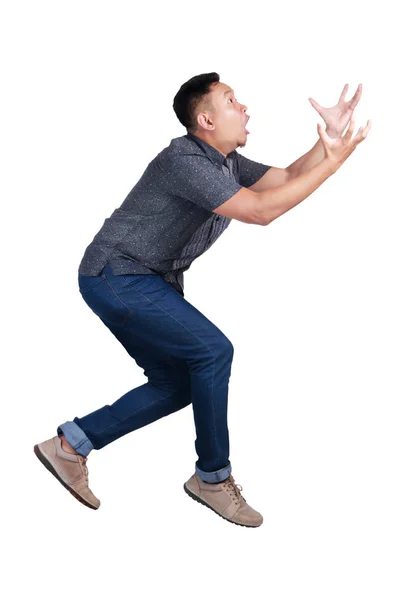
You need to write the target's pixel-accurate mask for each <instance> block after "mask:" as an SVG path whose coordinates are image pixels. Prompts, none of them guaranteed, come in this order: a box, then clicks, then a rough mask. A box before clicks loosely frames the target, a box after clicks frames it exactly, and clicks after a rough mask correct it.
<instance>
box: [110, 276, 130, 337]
mask: <svg viewBox="0 0 400 600" xmlns="http://www.w3.org/2000/svg"><path fill="white" fill-rule="evenodd" d="M105 280H106V281H107V283H108V285H109V287H110V289H111V291H112V293H113V294H114V296H115V297H116V298H117V300H119V302H121V304H123V305H124V306H125V308H126V309H128V310H129V315H128V316H127V318H126V319H125V320H124V321H123V322H122V323H120V324H119V326H122V325H125V324H126V323H127V322H128V321H129V319H130V318H131V316H132V315H133V310H132V309H131V308H130V307H129V306H127V305H126V304H125V302H123V300H121V298H120V297H119V296H118V294H117V293H116V291H115V290H114V288H113V287H112V285H111V283H110V282H109V281H108V278H107V277H105Z"/></svg>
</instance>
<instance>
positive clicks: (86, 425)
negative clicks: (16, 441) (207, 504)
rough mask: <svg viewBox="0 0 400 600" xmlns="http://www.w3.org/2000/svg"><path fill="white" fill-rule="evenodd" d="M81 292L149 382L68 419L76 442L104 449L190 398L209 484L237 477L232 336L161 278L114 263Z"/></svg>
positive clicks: (82, 448) (201, 468) (80, 447)
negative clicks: (231, 421)
mask: <svg viewBox="0 0 400 600" xmlns="http://www.w3.org/2000/svg"><path fill="white" fill-rule="evenodd" d="M82 295H83V297H84V299H85V301H86V303H87V304H88V306H89V307H90V308H91V309H92V310H93V312H95V314H97V316H99V318H100V319H101V320H102V321H103V323H104V324H106V326H107V327H108V328H109V329H110V330H111V331H112V333H113V334H114V335H116V337H117V338H118V339H119V341H120V342H121V343H122V344H123V345H124V347H125V348H126V349H127V351H128V352H129V354H130V355H131V356H132V357H133V358H134V359H135V360H136V362H137V364H139V365H140V366H143V368H144V369H145V374H146V375H147V376H148V378H149V382H148V383H147V384H144V385H143V386H140V387H139V388H135V389H134V390H131V391H130V392H128V393H127V394H125V395H124V396H122V398H120V399H119V400H117V401H116V402H115V403H114V404H112V405H111V406H108V405H107V406H105V407H103V408H102V409H99V410H97V411H95V412H93V413H91V414H90V415H87V416H86V417H83V418H81V419H79V418H77V417H76V418H75V419H74V421H73V422H67V423H68V424H69V427H70V428H71V429H70V430H67V424H64V425H61V426H60V427H59V430H62V431H63V433H64V435H65V437H66V438H67V440H68V441H69V443H70V444H71V445H72V446H73V447H74V448H75V449H76V450H77V451H79V452H83V453H88V452H89V451H90V450H91V449H92V448H96V449H97V448H102V447H103V446H105V445H106V444H108V443H110V442H111V441H113V440H115V439H117V438H118V437H120V436H121V435H125V434H126V433H128V432H129V431H133V430H134V429H137V428H139V427H143V426H144V425H146V424H147V423H149V422H151V421H153V420H155V419H157V418H160V417H161V416H165V414H168V411H169V412H173V411H174V410H178V409H179V408H182V407H183V406H186V405H187V404H188V403H189V402H190V399H191V401H192V405H193V413H194V420H195V426H196V434H197V439H196V442H195V447H196V451H197V454H198V457H199V459H198V461H197V462H196V472H197V473H198V474H199V476H201V477H202V478H203V479H204V480H205V481H208V482H210V483H211V482H214V481H222V480H224V479H226V478H227V477H228V476H229V474H230V472H231V465H230V462H229V435H228V426H227V401H228V383H229V377H230V371H231V363H232V358H233V346H232V344H231V342H230V341H229V340H228V338H227V337H226V336H225V335H224V334H223V333H222V331H220V330H219V329H218V328H217V327H216V326H215V325H214V324H213V323H212V322H211V321H209V320H208V319H207V318H206V317H205V316H204V315H203V314H202V313H201V312H200V311H199V310H197V309H196V308H195V307H194V306H193V305H191V304H190V303H189V302H188V301H187V300H185V299H184V297H182V296H181V295H180V294H179V293H178V292H177V291H176V290H175V289H173V288H172V286H170V285H169V284H168V283H166V282H165V281H164V280H163V278H162V277H159V276H153V275H140V276H138V275H118V276H115V275H113V274H112V272H111V269H110V268H109V267H108V266H107V267H106V268H105V269H104V271H103V274H102V275H101V278H99V281H98V282H96V284H95V285H93V286H91V287H90V288H89V289H87V290H86V291H85V290H83V294H82ZM164 356H165V357H169V361H170V362H168V361H167V362H165V361H164ZM152 357H153V358H152ZM154 357H155V358H154ZM152 361H155V362H152ZM167 364H168V365H169V367H170V368H168V367H167V368H166V365H167ZM178 365H179V368H177V367H178ZM183 365H186V367H187V370H186V369H185V368H183ZM181 367H182V368H181ZM185 373H186V375H185ZM172 374H173V375H172ZM189 381H190V388H191V397H188V395H187V389H188V382H189ZM68 435H69V437H68ZM79 435H81V438H80V439H79ZM90 444H91V446H90Z"/></svg>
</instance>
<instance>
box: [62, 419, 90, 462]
mask: <svg viewBox="0 0 400 600" xmlns="http://www.w3.org/2000/svg"><path fill="white" fill-rule="evenodd" d="M57 434H58V435H64V437H65V439H66V440H67V442H68V444H70V445H71V446H72V447H73V449H74V450H76V452H78V454H81V455H82V456H87V455H88V454H89V452H90V451H91V450H93V448H94V446H93V444H92V442H91V441H90V440H89V438H88V437H87V435H86V433H85V432H84V431H83V430H82V429H81V428H80V427H79V425H77V424H76V423H74V421H66V422H65V423H63V424H62V425H59V426H58V427H57Z"/></svg>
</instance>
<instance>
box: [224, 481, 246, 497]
mask: <svg viewBox="0 0 400 600" xmlns="http://www.w3.org/2000/svg"><path fill="white" fill-rule="evenodd" d="M223 485H225V487H226V488H227V489H228V491H233V493H234V494H235V500H236V498H237V499H238V500H239V503H240V501H241V500H243V501H244V502H246V499H245V498H244V497H243V496H242V494H241V492H242V490H243V487H242V486H241V485H240V483H236V482H235V479H234V477H233V475H229V479H227V481H224V484H223Z"/></svg>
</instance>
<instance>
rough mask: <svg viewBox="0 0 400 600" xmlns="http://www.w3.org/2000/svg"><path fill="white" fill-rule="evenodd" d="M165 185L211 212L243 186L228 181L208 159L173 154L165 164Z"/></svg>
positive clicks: (231, 180) (175, 193)
mask: <svg viewBox="0 0 400 600" xmlns="http://www.w3.org/2000/svg"><path fill="white" fill-rule="evenodd" d="M164 171H165V174H166V186H167V188H168V191H169V192H170V193H172V194H174V195H177V196H180V197H182V198H184V199H185V200H189V201H190V202H193V203H194V204H197V206H200V207H201V208H204V209H206V210H209V211H213V210H214V209H215V208H218V206H220V205H221V204H223V203H224V202H226V201H227V200H229V198H231V197H232V196H234V195H235V194H236V193H237V192H238V191H239V190H240V189H241V188H242V187H243V186H242V185H240V184H239V183H238V182H237V181H235V180H234V179H230V178H229V177H227V176H226V175H224V173H223V172H222V170H221V171H220V170H219V169H218V167H217V166H216V165H215V164H214V163H213V162H212V161H211V160H210V159H209V158H208V157H207V156H201V155H199V154H184V153H180V154H175V155H173V156H170V157H169V158H168V161H167V162H166V163H165V164H164Z"/></svg>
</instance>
